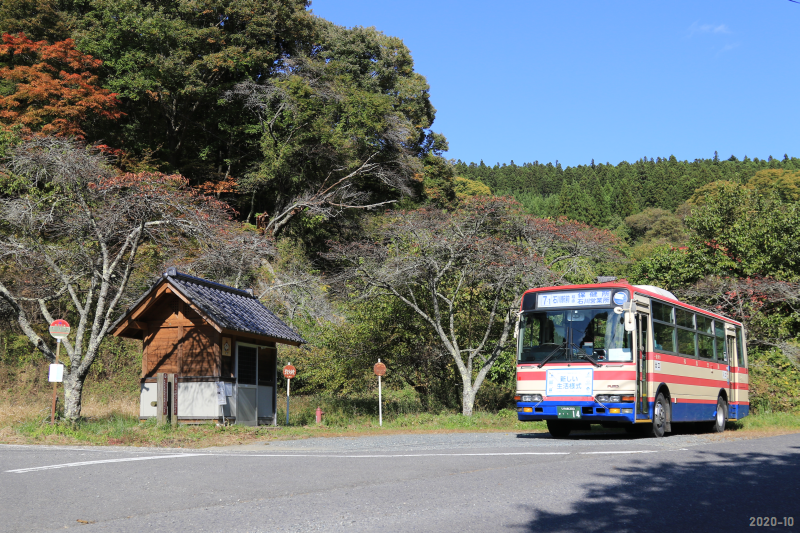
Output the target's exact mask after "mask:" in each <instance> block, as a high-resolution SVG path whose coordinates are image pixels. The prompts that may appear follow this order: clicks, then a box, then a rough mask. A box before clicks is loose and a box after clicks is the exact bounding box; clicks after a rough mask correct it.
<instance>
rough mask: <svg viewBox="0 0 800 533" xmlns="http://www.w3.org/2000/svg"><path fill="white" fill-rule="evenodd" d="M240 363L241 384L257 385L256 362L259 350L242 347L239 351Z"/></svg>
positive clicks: (251, 347) (239, 377)
mask: <svg viewBox="0 0 800 533" xmlns="http://www.w3.org/2000/svg"><path fill="white" fill-rule="evenodd" d="M238 356H239V357H238V359H239V361H238V363H239V376H238V379H239V383H241V384H243V385H255V384H256V361H257V359H258V350H257V349H256V348H254V347H253V346H241V345H239V350H238Z"/></svg>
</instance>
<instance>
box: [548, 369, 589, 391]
mask: <svg viewBox="0 0 800 533" xmlns="http://www.w3.org/2000/svg"><path fill="white" fill-rule="evenodd" d="M593 377H594V371H593V370H592V369H591V368H576V369H574V370H573V369H566V368H563V369H562V368H559V369H551V370H548V371H547V396H594V394H593V393H592V392H593V388H592V380H593Z"/></svg>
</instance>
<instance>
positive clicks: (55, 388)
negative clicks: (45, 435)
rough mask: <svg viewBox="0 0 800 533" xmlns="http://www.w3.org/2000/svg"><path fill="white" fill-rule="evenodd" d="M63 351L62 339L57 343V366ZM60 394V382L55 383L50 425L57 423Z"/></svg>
mask: <svg viewBox="0 0 800 533" xmlns="http://www.w3.org/2000/svg"><path fill="white" fill-rule="evenodd" d="M60 351H61V339H57V342H56V364H58V353H59V352H60ZM57 394H58V382H57V381H54V382H53V407H52V409H50V424H51V425H52V424H55V423H56V399H57Z"/></svg>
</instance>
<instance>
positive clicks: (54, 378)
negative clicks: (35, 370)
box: [47, 363, 64, 383]
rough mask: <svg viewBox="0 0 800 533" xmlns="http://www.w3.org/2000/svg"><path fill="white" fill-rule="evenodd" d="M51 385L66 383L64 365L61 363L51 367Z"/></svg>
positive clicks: (49, 378) (49, 376) (48, 376)
mask: <svg viewBox="0 0 800 533" xmlns="http://www.w3.org/2000/svg"><path fill="white" fill-rule="evenodd" d="M47 381H49V382H50V383H54V382H55V383H61V382H62V381H64V365H62V364H61V363H57V364H53V365H50V373H49V374H48V375H47Z"/></svg>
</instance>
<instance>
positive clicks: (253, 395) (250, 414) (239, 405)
mask: <svg viewBox="0 0 800 533" xmlns="http://www.w3.org/2000/svg"><path fill="white" fill-rule="evenodd" d="M257 405H258V348H257V347H256V346H253V345H250V344H240V343H236V423H237V424H241V425H244V426H255V425H256V424H257V423H258V409H257V407H256V406H257Z"/></svg>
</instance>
